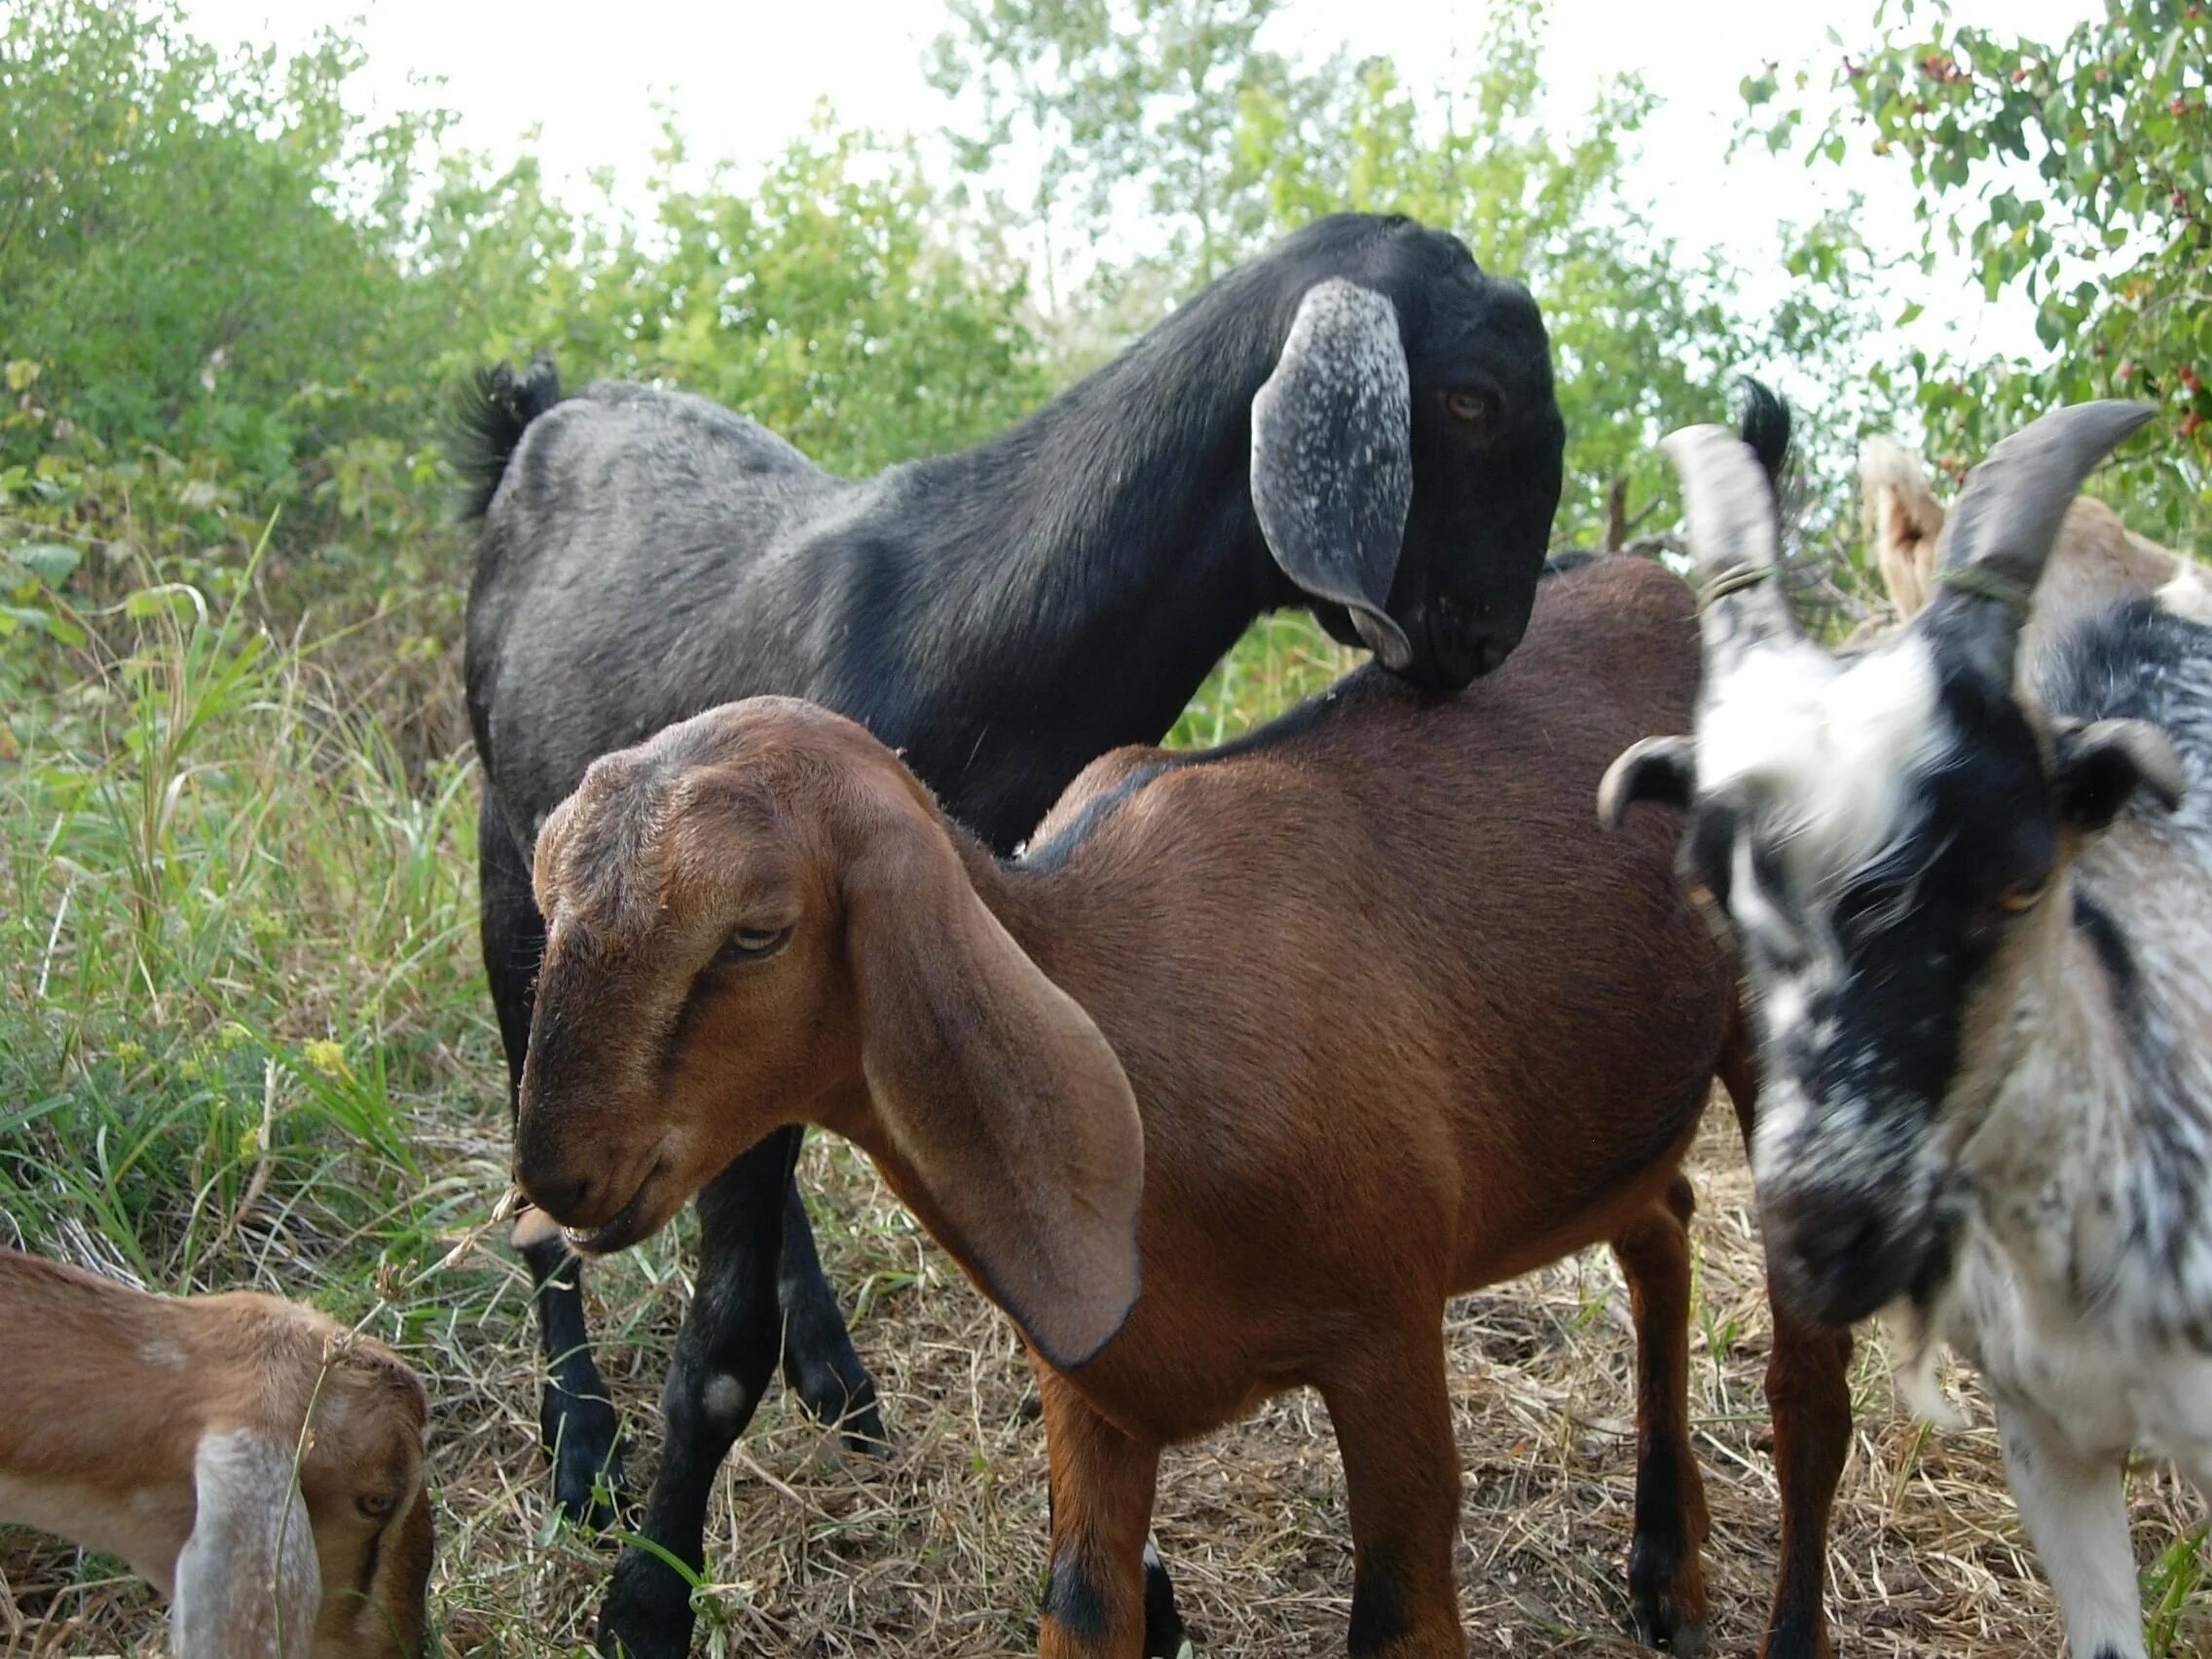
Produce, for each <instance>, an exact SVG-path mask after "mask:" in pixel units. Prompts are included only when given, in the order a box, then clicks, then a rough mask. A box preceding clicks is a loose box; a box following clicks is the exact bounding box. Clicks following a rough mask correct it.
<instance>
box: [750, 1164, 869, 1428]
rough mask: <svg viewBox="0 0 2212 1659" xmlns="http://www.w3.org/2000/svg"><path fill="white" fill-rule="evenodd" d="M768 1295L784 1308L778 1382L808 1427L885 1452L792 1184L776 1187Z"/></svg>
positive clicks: (865, 1383)
mask: <svg viewBox="0 0 2212 1659" xmlns="http://www.w3.org/2000/svg"><path fill="white" fill-rule="evenodd" d="M776 1289H777V1299H778V1300H779V1301H780V1302H781V1303H782V1304H783V1309H784V1382H785V1383H786V1384H788V1385H789V1386H790V1388H791V1389H792V1391H793V1393H795V1394H796V1395H798V1397H799V1399H800V1400H801V1401H802V1402H803V1403H804V1404H805V1406H806V1409H807V1410H808V1411H809V1412H810V1413H812V1414H813V1416H814V1418H815V1420H816V1421H818V1422H826V1423H831V1424H833V1425H835V1426H836V1427H838V1428H841V1429H842V1430H843V1431H844V1436H845V1444H846V1445H847V1446H849V1447H851V1448H852V1449H853V1450H854V1451H855V1452H858V1453H861V1454H863V1455H864V1456H878V1455H880V1454H882V1453H883V1452H885V1451H888V1450H889V1448H890V1442H889V1439H888V1437H887V1436H886V1435H885V1434H884V1432H883V1415H882V1413H881V1411H880V1410H879V1409H878V1408H877V1406H876V1400H875V1379H874V1378H872V1377H870V1376H869V1375H868V1374H867V1367H866V1366H865V1365H863V1364H862V1363H861V1356H860V1355H859V1354H857V1353H855V1352H854V1351H853V1339H852V1337H851V1336H850V1335H849V1334H848V1333H847V1332H846V1330H845V1316H844V1314H843V1313H841V1312H840V1311H838V1309H837V1298H836V1294H835V1292H833V1291H832V1290H830V1281H829V1280H828V1279H827V1278H826V1277H824V1276H823V1272H822V1258H821V1257H820V1256H819V1255H817V1254H816V1253H815V1249H814V1226H813V1223H812V1222H810V1221H809V1220H808V1219H807V1214H806V1204H805V1202H804V1200H802V1199H801V1198H799V1196H798V1182H797V1180H796V1179H795V1178H794V1179H791V1180H787V1181H786V1182H785V1183H784V1256H783V1267H782V1269H781V1271H780V1272H779V1275H778V1278H777V1283H776Z"/></svg>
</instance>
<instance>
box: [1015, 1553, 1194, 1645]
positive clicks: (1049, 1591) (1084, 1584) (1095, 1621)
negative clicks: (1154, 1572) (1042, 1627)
mask: <svg viewBox="0 0 2212 1659" xmlns="http://www.w3.org/2000/svg"><path fill="white" fill-rule="evenodd" d="M1169 1610H1170V1612H1172V1610H1173V1609H1172V1606H1170V1609H1169ZM1045 1616H1046V1617H1047V1618H1049V1619H1051V1621H1052V1622H1053V1623H1054V1624H1056V1625H1058V1626H1059V1627H1060V1628H1061V1629H1062V1630H1064V1631H1066V1632H1067V1633H1068V1635H1069V1636H1071V1637H1073V1638H1074V1639H1075V1640H1076V1641H1080V1642H1084V1643H1086V1644H1089V1643H1092V1642H1097V1641H1104V1640H1105V1637H1106V1604H1104V1603H1103V1602H1101V1601H1100V1600H1099V1599H1098V1589H1097V1587H1096V1586H1095V1585H1093V1584H1092V1583H1091V1582H1090V1580H1089V1579H1088V1577H1086V1576H1085V1575H1084V1573H1083V1571H1082V1570H1081V1569H1080V1568H1079V1567H1077V1566H1076V1565H1075V1563H1074V1562H1072V1561H1069V1560H1066V1559H1064V1558H1063V1559H1061V1560H1059V1561H1055V1562H1054V1563H1052V1575H1051V1578H1050V1579H1049V1580H1048V1581H1047V1582H1046V1585H1045Z"/></svg>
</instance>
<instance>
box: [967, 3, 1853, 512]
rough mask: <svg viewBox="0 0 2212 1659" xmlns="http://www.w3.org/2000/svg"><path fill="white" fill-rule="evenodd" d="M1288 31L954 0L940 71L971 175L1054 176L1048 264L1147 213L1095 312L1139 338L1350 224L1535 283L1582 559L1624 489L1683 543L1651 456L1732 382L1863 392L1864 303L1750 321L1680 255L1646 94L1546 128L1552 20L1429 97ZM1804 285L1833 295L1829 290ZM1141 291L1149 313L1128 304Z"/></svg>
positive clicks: (1240, 14)
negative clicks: (1345, 221)
mask: <svg viewBox="0 0 2212 1659" xmlns="http://www.w3.org/2000/svg"><path fill="white" fill-rule="evenodd" d="M1279 10H1280V8H1279V5H1278V4H1277V0H1224V3H1220V4H1208V3H1206V0H955V4H954V7H953V13H954V17H955V19H956V22H955V27H954V29H953V30H952V31H951V32H949V33H948V34H947V35H946V36H945V37H944V38H943V39H941V40H940V42H939V45H938V49H937V58H936V67H935V75H936V78H937V82H938V84H939V85H940V87H942V88H944V89H945V90H947V91H949V92H956V93H966V94H968V95H969V100H968V106H969V107H970V108H972V109H975V110H977V111H980V118H979V119H978V120H977V122H975V123H974V124H972V125H971V126H970V127H969V128H968V129H964V130H962V131H961V132H959V133H958V134H957V137H958V140H959V145H960V149H961V152H962V154H963V156H964V158H965V159H966V161H967V163H968V165H969V166H971V167H972V168H975V169H977V170H978V171H982V172H984V173H985V174H986V175H987V176H997V177H1001V178H1003V177H1004V176H1005V175H1006V173H1007V172H1008V171H1009V170H1011V169H1009V168H1008V167H1007V166H1006V165H1005V162H1006V158H1007V157H1008V156H1009V155H1010V154H1012V153H1014V152H1015V151H1016V150H1018V151H1019V153H1024V154H1026V153H1035V152H1038V151H1043V152H1044V153H1046V154H1048V155H1049V157H1050V161H1049V162H1048V164H1047V166H1045V168H1044V170H1043V174H1042V176H1041V178H1040V180H1039V183H1038V188H1037V191H1036V196H1035V201H1034V203H1033V204H1032V208H1031V211H1032V212H1033V213H1034V214H1035V215H1036V216H1037V217H1039V218H1040V219H1043V220H1046V221H1048V222H1055V223H1056V224H1057V237H1056V241H1055V242H1054V243H1050V244H1048V245H1047V246H1046V248H1045V249H1044V254H1045V258H1046V262H1047V264H1048V266H1049V267H1050V266H1051V265H1053V264H1054V263H1055V257H1054V256H1055V255H1058V256H1059V259H1060V261H1061V262H1064V263H1066V264H1068V265H1069V266H1071V267H1074V266H1077V265H1080V264H1081V263H1082V262H1083V260H1085V259H1088V258H1089V257H1090V254H1089V252H1088V250H1090V249H1092V248H1095V247H1097V246H1099V245H1101V244H1102V243H1104V244H1110V243H1111V240H1112V239H1113V237H1114V235H1115V232H1116V228H1117V227H1118V226H1119V225H1122V224H1124V223H1125V222H1126V220H1127V217H1128V214H1127V206H1128V200H1129V198H1130V197H1131V196H1132V195H1134V196H1135V197H1137V198H1138V199H1140V200H1141V201H1142V202H1143V203H1145V204H1146V205H1147V206H1148V208H1149V210H1150V211H1149V215H1148V221H1147V222H1148V223H1149V224H1151V225H1155V226H1157V227H1159V230H1160V234H1159V235H1158V237H1157V238H1156V239H1155V241H1156V245H1140V246H1138V247H1136V248H1134V249H1132V250H1131V257H1129V258H1127V259H1125V260H1124V261H1122V262H1119V263H1116V264H1111V265H1109V266H1108V267H1107V268H1106V270H1105V271H1104V272H1103V273H1094V276H1093V281H1092V285H1091V287H1092V293H1091V297H1092V299H1093V301H1094V302H1104V303H1105V309H1107V310H1109V311H1116V310H1118V311H1120V312H1121V313H1123V314H1124V317H1126V315H1127V313H1130V312H1132V311H1135V312H1140V313H1141V312H1148V311H1151V310H1153V309H1155V308H1156V307H1157V306H1158V305H1159V304H1160V303H1161V299H1162V297H1163V296H1164V295H1172V294H1178V293H1181V292H1184V291H1187V290H1188V289H1190V288H1192V287H1195V286H1196V285H1198V283H1200V282H1203V281H1204V280H1206V279H1207V278H1208V277H1209V276H1212V275H1214V274H1215V273H1216V272H1218V271H1219V270H1220V269H1222V268H1223V267H1224V266H1226V265H1228V264H1230V263H1233V262H1234V261H1235V259H1237V258H1241V257H1243V256H1245V255H1247V254H1249V253H1251V252H1253V251H1255V250H1256V249H1257V248H1259V247H1260V246H1262V245H1264V244H1265V243H1266V242H1267V241H1269V240H1272V239H1273V238H1274V237H1276V236H1279V235H1280V234H1282V233H1283V232H1284V231H1286V230H1288V229H1291V228H1293V227H1295V226H1297V225H1300V224H1303V223H1305V222H1306V221H1307V220H1309V219H1311V218H1313V217H1315V216H1316V215H1318V214H1322V213H1326V212H1330V211H1334V210H1336V209H1338V208H1341V207H1355V208H1363V209H1369V210H1374V211H1396V212H1405V213H1410V214H1412V215H1414V216H1415V217H1417V218H1419V219H1421V220H1423V221H1424V222H1426V223H1429V224H1435V225H1440V226H1443V227H1445V228H1447V229H1450V230H1452V231H1455V232H1456V233H1457V234H1458V235H1459V236H1460V237H1461V239H1462V240H1465V241H1466V242H1467V244H1468V245H1469V247H1470V248H1472V249H1473V250H1474V253H1475V256H1476V258H1477V259H1478V260H1480V261H1481V262H1482V264H1483V265H1484V266H1485V267H1486V268H1487V269H1491V270H1494V271H1500V272H1504V273H1508V274H1511V275H1515V276H1520V277H1522V278H1523V279H1524V280H1526V281H1527V282H1528V283H1529V284H1530V287H1531V288H1532V289H1533V290H1534V291H1535V294H1536V296H1537V298H1538V300H1539V302H1540V303H1541V304H1542V306H1543V308H1544V313H1545V318H1546V322H1547V324H1548V326H1549V328H1550V330H1551V334H1552V340H1553V345H1554V350H1555V353H1556V356H1557V359H1558V366H1559V378H1560V402H1561V407H1562V410H1563V412H1564V413H1565V414H1566V416H1567V430H1568V433H1569V449H1568V479H1567V499H1566V501H1565V503H1564V504H1563V509H1562V520H1561V526H1560V535H1561V536H1562V539H1564V540H1566V541H1568V542H1577V543H1580V544H1583V545H1591V544H1595V543H1597V542H1599V541H1601V540H1604V538H1605V537H1606V535H1608V523H1607V520H1608V513H1609V510H1610V509H1611V508H1612V506H1613V503H1612V502H1611V501H1610V500H1609V498H1610V496H1611V494H1612V490H1613V488H1614V487H1615V486H1616V484H1617V485H1618V486H1619V487H1620V488H1621V490H1622V494H1623V496H1624V497H1625V498H1626V500H1627V501H1628V502H1629V503H1630V511H1631V513H1632V514H1633V515H1635V516H1636V517H1637V520H1638V522H1639V523H1640V524H1641V527H1642V528H1643V529H1645V530H1664V529H1667V528H1669V526H1670V524H1671V522H1672V511H1673V501H1674V498H1673V494H1672V490H1673V486H1672V481H1671V478H1670V477H1669V475H1668V474H1667V472H1666V469H1665V468H1664V467H1663V466H1662V465H1660V464H1659V463H1658V462H1657V461H1656V459H1655V458H1654V455H1653V452H1652V445H1653V442H1654V440H1656V439H1657V438H1658V437H1659V436H1660V435H1661V434H1662V433H1663V432H1665V431H1666V430H1667V429H1668V428H1670V427H1671V426H1674V425H1677V424H1682V423H1684V422H1688V421H1701V420H1712V419H1715V418H1718V417H1720V416H1721V415H1722V414H1723V412H1724V411H1725V409H1726V407H1727V402H1728V388H1729V383H1730V382H1731V381H1732V379H1733V378H1734V377H1735V376H1736V375H1738V374H1740V373H1744V372H1747V371H1750V370H1753V369H1760V368H1770V367H1771V366H1772V365H1773V364H1775V363H1776V362H1777V361H1787V362H1788V365H1789V366H1790V368H1791V370H1792V372H1793V373H1794V374H1795V375H1796V376H1797V377H1798V379H1799V381H1800V382H1801V383H1814V384H1829V383H1833V382H1836V381H1840V380H1842V379H1844V378H1845V377H1846V376H1847V374H1848V372H1849V369H1848V366H1847V365H1848V363H1849V358H1850V350H1851V347H1852V345H1853V344H1854V343H1855V340H1856V330H1857V327H1858V326H1859V324H1860V320H1861V313H1860V312H1859V310H1858V309H1857V308H1855V307H1854V306H1851V305H1848V304H1846V305H1839V304H1836V303H1834V301H1835V296H1834V295H1833V294H1832V293H1826V292H1825V291H1824V292H1823V293H1821V294H1819V295H1817V296H1815V303H1812V304H1803V303H1798V304H1793V305H1792V306H1791V307H1790V308H1788V310H1786V311H1785V312H1784V313H1779V314H1776V315H1772V316H1754V315H1750V314H1747V313H1746V311H1745V309H1744V307H1743V305H1742V302H1741V300H1740V298H1739V296H1738V288H1739V281H1738V274H1737V273H1736V272H1734V271H1732V270H1731V269H1729V268H1728V267H1727V266H1726V265H1725V264H1724V263H1723V262H1721V261H1720V260H1718V259H1717V258H1715V257H1713V256H1710V255H1702V254H1698V253H1694V252H1690V251H1685V250H1684V249H1682V248H1681V247H1680V246H1679V245H1678V244H1677V242H1676V241H1675V240H1673V239H1672V238H1671V237H1669V236H1668V235H1667V234H1666V233H1665V232H1664V231H1663V230H1662V229H1661V228H1660V227H1659V226H1658V225H1656V224H1655V223H1654V222H1653V220H1652V218H1651V216H1650V215H1649V213H1648V212H1646V211H1645V210H1644V208H1643V207H1642V206H1641V205H1640V204H1639V203H1637V201H1636V200H1635V199H1634V197H1633V195H1632V193H1631V190H1630V188H1629V183H1628V179H1629V166H1630V163H1631V162H1632V160H1633V159H1634V157H1635V154H1636V148H1635V147H1636V143H1637V139H1638V134H1639V133H1640V131H1641V129H1642V127H1643V124H1644V122H1645V121H1646V120H1647V118H1648V117H1649V115H1650V114H1651V112H1652V110H1653V108H1654V107H1655V99H1654V98H1653V96H1652V94H1651V92H1650V91H1649V90H1648V89H1647V88H1646V87H1645V86H1644V85H1643V84H1642V83H1641V81H1639V80H1638V79H1636V78H1635V77H1633V76H1628V77H1622V78H1620V79H1618V80H1616V81H1614V82H1612V83H1611V84H1609V85H1608V86H1606V87H1605V88H1604V91H1603V92H1602V94H1601V95H1600V97H1599V98H1598V100H1597V102H1596V103H1595V105H1594V106H1593V107H1592V108H1591V110H1590V111H1589V112H1588V113H1587V115H1586V116H1585V117H1584V118H1583V119H1582V121H1581V122H1580V123H1579V124H1577V125H1576V126H1575V127H1574V128H1573V129H1571V130H1567V131H1560V130H1555V129H1552V128H1551V127H1549V126H1548V125H1547V124H1546V122H1545V121H1544V119H1543V117H1542V115H1541V113H1540V112H1541V107H1542V103H1543V93H1544V80H1543V46H1544V39H1545V33H1546V29H1547V26H1548V24H1547V18H1546V14H1545V12H1544V10H1543V8H1542V6H1541V5H1540V4H1538V3H1536V0H1497V3H1495V4H1493V5H1491V6H1489V7H1488V8H1486V9H1485V10H1484V12H1483V13H1482V14H1481V28H1480V33H1479V36H1478V38H1477V39H1476V41H1475V43H1474V44H1473V46H1472V49H1471V54H1470V59H1469V61H1468V63H1467V65H1466V66H1464V67H1462V68H1459V69H1456V71H1455V72H1454V73H1453V75H1452V76H1451V77H1450V78H1448V79H1446V80H1443V81H1441V82H1439V83H1438V84H1436V85H1434V86H1421V85H1418V84H1414V83H1410V82H1409V81H1408V80H1407V78H1406V77H1405V76H1404V75H1403V73H1402V72H1401V71H1400V70H1399V68H1398V66H1397V65H1396V64H1394V63H1393V62H1391V61H1390V60H1389V59H1387V58H1382V57H1378V58H1371V59H1367V60H1365V61H1359V62H1354V61H1353V60H1351V59H1350V58H1348V57H1347V56H1346V55H1342V54H1338V55H1332V56H1329V57H1327V58H1325V59H1322V60H1321V61H1319V62H1305V61H1299V60H1295V59H1293V58H1290V57H1288V56H1286V55H1283V54H1280V53H1277V52H1274V51H1272V50H1269V49H1267V48H1266V46H1265V45H1264V38H1265V30H1266V26H1267V25H1268V23H1269V22H1270V21H1271V19H1272V18H1274V17H1275V16H1276V15H1277V14H1278V12H1279ZM1071 247H1072V248H1074V249H1078V250H1083V251H1082V252H1080V253H1078V254H1073V255H1071V254H1068V253H1067V252H1066V250H1067V249H1069V248H1071ZM1147 278H1149V280H1148V279H1147ZM1805 281H1806V286H1807V289H1808V291H1809V292H1810V291H1812V290H1815V289H1822V288H1823V281H1824V278H1823V273H1822V272H1820V271H1817V270H1809V271H1808V273H1807V275H1806V277H1805ZM1124 293H1127V294H1133V296H1134V298H1135V299H1136V300H1137V302H1138V304H1137V305H1136V306H1135V307H1129V306H1123V307H1119V308H1116V307H1114V306H1113V305H1112V303H1111V302H1112V301H1113V300H1114V299H1115V298H1117V297H1118V296H1120V295H1122V294H1124ZM1822 300H1825V301H1826V302H1827V303H1820V302H1821V301H1822ZM1631 364H1633V365H1634V372H1632V373H1623V372H1621V367H1622V365H1631ZM1831 472H1832V468H1831ZM1609 528H1610V534H1612V535H1618V534H1620V531H1621V529H1622V526H1621V525H1620V524H1618V523H1615V524H1613V525H1612V526H1610V527H1609Z"/></svg>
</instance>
